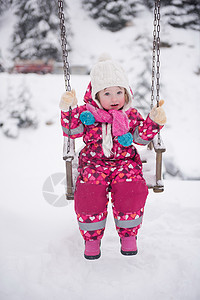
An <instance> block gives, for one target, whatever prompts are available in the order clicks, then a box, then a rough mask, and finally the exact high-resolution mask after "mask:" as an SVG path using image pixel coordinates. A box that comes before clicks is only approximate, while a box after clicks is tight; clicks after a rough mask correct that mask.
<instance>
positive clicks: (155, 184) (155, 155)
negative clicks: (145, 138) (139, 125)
mask: <svg viewBox="0 0 200 300" xmlns="http://www.w3.org/2000/svg"><path fill="white" fill-rule="evenodd" d="M165 151H166V148H165V146H164V143H163V141H162V139H160V144H158V142H157V137H155V138H154V139H153V141H152V142H151V143H150V144H149V145H148V146H147V148H145V149H141V150H139V149H138V152H139V154H140V157H141V159H142V164H143V176H144V179H145V180H146V183H147V186H148V188H149V189H153V191H154V192H155V193H160V192H163V191H164V183H163V181H162V153H163V152H165Z"/></svg>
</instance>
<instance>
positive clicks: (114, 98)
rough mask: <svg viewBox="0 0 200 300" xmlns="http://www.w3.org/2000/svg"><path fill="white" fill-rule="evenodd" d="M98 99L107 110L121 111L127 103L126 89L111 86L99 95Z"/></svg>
mask: <svg viewBox="0 0 200 300" xmlns="http://www.w3.org/2000/svg"><path fill="white" fill-rule="evenodd" d="M98 99H99V101H100V103H101V105H102V107H103V108H104V109H106V110H110V109H115V110H119V109H120V108H122V107H123V106H124V103H125V89H124V88H122V87H119V86H111V87H108V88H105V89H104V90H101V91H100V92H99V93H98Z"/></svg>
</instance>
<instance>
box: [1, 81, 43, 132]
mask: <svg viewBox="0 0 200 300" xmlns="http://www.w3.org/2000/svg"><path fill="white" fill-rule="evenodd" d="M30 99H31V95H30V92H29V90H28V88H27V87H26V86H24V85H23V86H20V87H19V91H18V93H17V94H16V95H15V96H13V92H12V90H11V89H9V90H8V95H7V99H6V101H5V102H4V103H2V102H1V103H0V126H1V128H2V130H3V133H4V134H5V135H6V136H7V137H12V138H17V137H18V135H19V129H20V128H28V127H32V128H37V126H38V119H37V116H36V113H35V111H34V110H33V108H32V107H31V104H30Z"/></svg>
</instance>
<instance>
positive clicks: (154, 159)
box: [63, 137, 166, 200]
mask: <svg viewBox="0 0 200 300" xmlns="http://www.w3.org/2000/svg"><path fill="white" fill-rule="evenodd" d="M67 142H68V138H67V137H64V144H63V145H64V147H63V159H64V160H65V165H66V183H67V186H66V199H67V200H74V190H75V184H76V180H77V177H78V153H76V152H75V150H74V149H75V141H74V140H71V143H72V147H70V152H69V153H67ZM137 150H138V152H139V154H140V157H141V160H142V164H143V176H144V179H145V180H146V183H147V186H148V188H149V189H153V191H154V192H155V193H160V192H163V191H164V184H163V181H162V153H163V152H165V151H166V149H165V146H164V144H163V142H162V139H160V144H158V142H157V137H155V138H154V139H153V141H152V142H151V143H150V144H149V145H148V146H147V148H145V149H144V147H143V146H141V147H140V146H139V147H138V146H137Z"/></svg>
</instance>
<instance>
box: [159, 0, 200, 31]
mask: <svg viewBox="0 0 200 300" xmlns="http://www.w3.org/2000/svg"><path fill="white" fill-rule="evenodd" d="M163 19H164V20H166V22H167V23H169V24H170V25H172V26H173V27H179V28H185V29H187V28H190V29H194V30H199V31H200V1H199V0H171V3H170V4H169V5H167V6H166V7H165V8H164V10H163Z"/></svg>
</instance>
